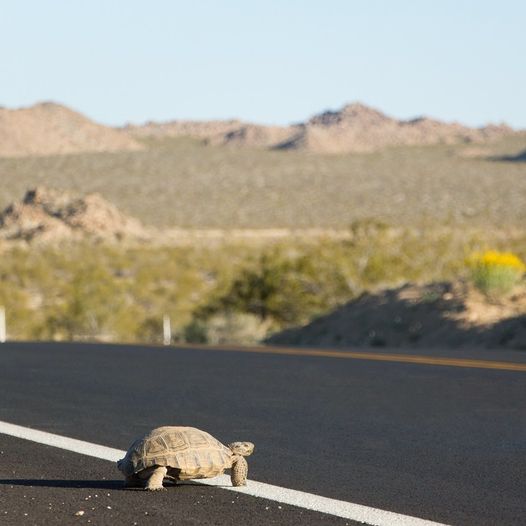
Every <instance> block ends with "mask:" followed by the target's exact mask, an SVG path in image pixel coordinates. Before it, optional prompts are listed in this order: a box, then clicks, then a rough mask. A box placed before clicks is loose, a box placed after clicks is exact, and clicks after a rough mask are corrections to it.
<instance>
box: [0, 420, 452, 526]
mask: <svg viewBox="0 0 526 526" xmlns="http://www.w3.org/2000/svg"><path fill="white" fill-rule="evenodd" d="M0 433H3V434H5V435H10V436H13V437H17V438H22V439H24V440H31V441H32V442H37V443H39V444H44V445H46V446H52V447H57V448H60V449H65V450H67V451H72V452H74V453H80V454H81V455H87V456H90V457H95V458H99V459H102V460H109V461H110V462H117V460H119V459H121V458H122V457H123V456H124V455H125V454H126V451H121V450H120V449H114V448H111V447H106V446H101V445H98V444H92V443H90V442H84V441H83V440H77V439H75V438H68V437H64V436H61V435H55V434H53V433H47V432H46V431H38V430H36V429H31V428H29V427H23V426H18V425H15V424H10V423H8V422H2V421H0ZM195 482H198V483H200V484H205V485H207V486H218V487H221V488H222V489H226V490H229V491H236V492H239V493H244V494H246V495H251V496H253V497H260V498H264V499H268V500H273V501H275V502H281V503H283V504H289V505H291V506H296V507H300V508H304V509H308V510H313V511H317V512H320V513H326V514H329V515H334V516H336V517H342V518H345V519H351V520H354V521H358V522H362V523H365V524H369V525H371V526H446V525H444V524H442V523H439V522H433V521H428V520H425V519H419V518H417V517H411V516H409V515H401V514H399V513H394V512H391V511H384V510H380V509H377V508H371V507H369V506H363V505H361V504H353V503H352V502H346V501H343V500H337V499H330V498H328V497H322V496H319V495H314V494H313V493H304V492H303V491H297V490H294V489H288V488H282V487H280V486H273V485H271V484H265V483H264V482H256V481H255V480H249V481H248V484H247V486H244V487H237V488H236V487H233V486H231V483H230V477H228V476H227V475H221V476H219V477H215V478H213V479H206V480H202V479H200V480H196V481H195Z"/></svg>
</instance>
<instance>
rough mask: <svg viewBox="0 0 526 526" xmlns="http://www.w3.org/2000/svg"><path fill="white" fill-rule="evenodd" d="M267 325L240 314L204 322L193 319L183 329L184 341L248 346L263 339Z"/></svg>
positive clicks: (252, 316) (213, 318)
mask: <svg viewBox="0 0 526 526" xmlns="http://www.w3.org/2000/svg"><path fill="white" fill-rule="evenodd" d="M268 331H269V324H268V323H266V322H264V321H262V320H261V319H260V318H259V317H258V316H255V315H253V314H246V313H242V312H224V313H217V314H214V315H212V316H210V317H209V318H208V319H206V320H199V319H194V320H192V321H191V322H190V323H189V324H188V325H187V326H186V327H185V329H184V340H185V341H186V342H188V343H208V344H211V345H221V344H232V343H236V344H240V345H249V344H254V343H257V342H259V341H261V340H263V339H264V338H265V336H266V335H267V333H268Z"/></svg>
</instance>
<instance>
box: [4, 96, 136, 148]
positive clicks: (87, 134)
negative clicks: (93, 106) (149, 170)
mask: <svg viewBox="0 0 526 526" xmlns="http://www.w3.org/2000/svg"><path fill="white" fill-rule="evenodd" d="M141 148H142V146H141V145H140V143H139V142H138V141H137V140H135V139H134V138H133V137H131V136H130V135H129V134H127V133H124V132H123V131H122V130H117V129H113V128H110V127H107V126H102V125H100V124H96V123H95V122H93V121H91V120H90V119H88V118H87V117H85V116H84V115H81V114H80V113H77V112H75V111H73V110H70V109H69V108H66V107H65V106H61V105H59V104H54V103H51V102H44V103H40V104H35V105H34V106H31V107H29V108H21V109H14V110H11V109H6V108H0V157H24V156H33V155H56V154H69V153H80V152H115V151H121V150H139V149H141Z"/></svg>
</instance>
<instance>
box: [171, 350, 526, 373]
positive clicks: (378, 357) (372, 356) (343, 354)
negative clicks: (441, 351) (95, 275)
mask: <svg viewBox="0 0 526 526" xmlns="http://www.w3.org/2000/svg"><path fill="white" fill-rule="evenodd" d="M177 347H180V348H183V349H184V348H187V349H198V350H203V351H224V352H228V351H235V352H246V353H261V354H284V355H292V356H321V357H325V358H344V359H350V360H373V361H378V362H401V363H415V364H421V365H445V366H449V367H467V368H475V369H498V370H501V371H522V372H526V363H513V362H497V361H492V360H471V359H464V358H442V357H432V356H419V355H411V354H385V353H376V352H374V351H373V352H354V351H332V350H326V349H301V348H290V347H264V346H253V347H243V346H238V345H232V346H228V347H222V346H219V345H197V344H184V345H177Z"/></svg>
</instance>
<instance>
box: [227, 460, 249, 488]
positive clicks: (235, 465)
mask: <svg viewBox="0 0 526 526" xmlns="http://www.w3.org/2000/svg"><path fill="white" fill-rule="evenodd" d="M247 476H248V463H247V461H246V460H245V457H242V456H241V455H234V457H233V459H232V472H231V473H230V480H231V481H232V486H246V484H247Z"/></svg>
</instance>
